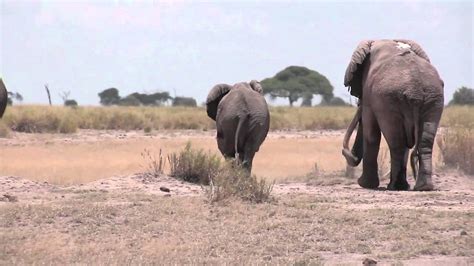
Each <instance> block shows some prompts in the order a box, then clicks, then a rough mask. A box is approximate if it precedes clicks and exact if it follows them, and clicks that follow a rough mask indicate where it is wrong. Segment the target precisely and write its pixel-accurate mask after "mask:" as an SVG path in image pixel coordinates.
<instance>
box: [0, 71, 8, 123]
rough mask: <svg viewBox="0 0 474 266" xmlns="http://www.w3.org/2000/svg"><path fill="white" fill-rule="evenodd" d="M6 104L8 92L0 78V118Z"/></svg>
mask: <svg viewBox="0 0 474 266" xmlns="http://www.w3.org/2000/svg"><path fill="white" fill-rule="evenodd" d="M7 103H8V92H7V88H6V87H5V84H3V80H2V78H0V118H2V117H3V114H4V113H5V109H6V108H7Z"/></svg>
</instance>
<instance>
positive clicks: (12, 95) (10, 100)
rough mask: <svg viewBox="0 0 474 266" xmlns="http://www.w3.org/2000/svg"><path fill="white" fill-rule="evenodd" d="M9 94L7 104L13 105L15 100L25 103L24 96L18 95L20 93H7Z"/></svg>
mask: <svg viewBox="0 0 474 266" xmlns="http://www.w3.org/2000/svg"><path fill="white" fill-rule="evenodd" d="M7 94H8V99H7V104H8V105H12V104H13V100H15V101H17V102H22V101H23V96H22V95H21V94H20V93H18V92H11V91H9V92H7Z"/></svg>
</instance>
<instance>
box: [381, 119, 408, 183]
mask: <svg viewBox="0 0 474 266" xmlns="http://www.w3.org/2000/svg"><path fill="white" fill-rule="evenodd" d="M378 115H379V118H380V119H379V124H380V128H381V130H382V133H383V135H384V137H385V140H386V141H387V144H388V147H389V149H390V183H389V184H388V186H387V189H388V190H408V189H409V188H410V185H409V184H408V182H407V161H408V152H409V149H408V142H407V136H406V133H405V129H404V125H405V124H406V123H404V119H403V116H402V115H401V114H400V113H397V112H393V111H388V110H384V111H381V112H379V113H378Z"/></svg>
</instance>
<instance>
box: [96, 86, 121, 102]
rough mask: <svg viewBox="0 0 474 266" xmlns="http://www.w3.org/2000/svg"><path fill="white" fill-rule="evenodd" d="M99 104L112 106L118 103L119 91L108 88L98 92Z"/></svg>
mask: <svg viewBox="0 0 474 266" xmlns="http://www.w3.org/2000/svg"><path fill="white" fill-rule="evenodd" d="M98 95H99V98H100V104H102V105H114V104H118V103H119V101H120V95H119V91H118V90H117V89H116V88H110V89H106V90H103V91H102V92H99V94H98Z"/></svg>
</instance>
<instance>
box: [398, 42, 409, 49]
mask: <svg viewBox="0 0 474 266" xmlns="http://www.w3.org/2000/svg"><path fill="white" fill-rule="evenodd" d="M397 48H398V49H400V50H404V49H410V48H411V46H410V45H409V44H406V43H403V42H397Z"/></svg>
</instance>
